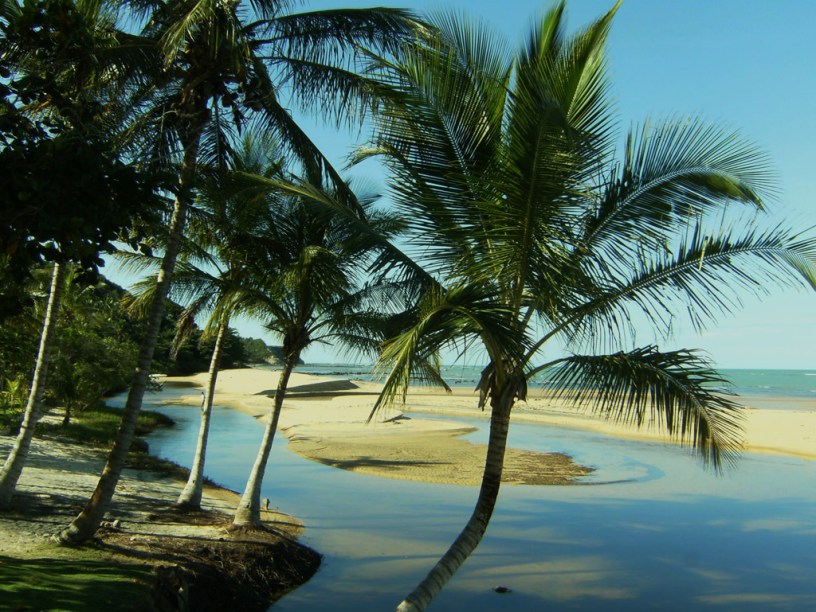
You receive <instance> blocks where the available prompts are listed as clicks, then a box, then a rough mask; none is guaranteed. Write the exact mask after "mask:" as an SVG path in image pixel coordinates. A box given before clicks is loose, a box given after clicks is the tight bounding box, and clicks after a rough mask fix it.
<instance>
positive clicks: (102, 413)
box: [35, 402, 174, 451]
mask: <svg viewBox="0 0 816 612" xmlns="http://www.w3.org/2000/svg"><path fill="white" fill-rule="evenodd" d="M121 421H122V411H121V410H118V409H116V408H111V407H109V406H106V405H105V404H103V403H101V402H100V403H98V404H96V405H94V406H92V407H90V408H88V409H86V410H83V411H82V412H80V413H77V414H75V415H74V416H73V417H72V418H71V422H70V423H69V424H68V425H62V424H60V423H48V422H43V421H40V422H39V423H37V429H36V432H35V435H36V436H37V437H45V438H52V439H57V440H61V441H64V442H73V443H76V444H83V445H86V446H97V447H107V446H109V445H110V443H111V442H112V441H113V440H114V438H115V437H116V432H117V430H118V429H119V423H120V422H121ZM173 425H174V423H173V420H172V419H171V418H169V417H167V416H165V415H163V414H160V413H158V412H153V411H152V410H142V411H140V412H139V417H138V420H137V421H136V435H137V436H143V435H145V434H148V433H150V432H152V431H154V430H156V429H158V428H159V427H172V426H173ZM132 449H133V450H137V451H147V443H146V442H145V441H144V440H140V439H138V438H136V439H135V440H134V442H133V446H132Z"/></svg>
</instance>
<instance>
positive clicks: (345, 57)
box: [57, 0, 417, 543]
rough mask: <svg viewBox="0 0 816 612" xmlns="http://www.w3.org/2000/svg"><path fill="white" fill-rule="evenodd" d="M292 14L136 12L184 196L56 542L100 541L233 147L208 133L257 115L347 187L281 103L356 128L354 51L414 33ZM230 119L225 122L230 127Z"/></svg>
mask: <svg viewBox="0 0 816 612" xmlns="http://www.w3.org/2000/svg"><path fill="white" fill-rule="evenodd" d="M292 4H293V3H291V2H286V1H276V0H250V1H246V2H242V1H241V0H229V1H226V2H212V1H211V0H173V1H171V2H164V1H161V2H160V1H158V0H146V1H145V2H140V3H137V4H136V6H139V7H142V8H143V10H144V12H145V16H146V19H145V23H146V26H145V30H144V36H145V38H146V39H148V40H150V41H153V42H155V44H156V45H157V48H158V49H159V51H160V55H161V58H162V62H161V65H162V69H161V70H160V72H158V73H154V74H153V75H152V76H153V78H154V86H155V88H156V96H155V98H154V99H153V100H152V101H151V103H152V104H153V106H152V108H153V112H152V114H151V113H148V114H147V115H146V116H147V117H148V118H150V119H152V121H153V125H154V126H156V129H155V130H154V131H153V132H150V131H147V132H145V133H146V134H148V135H155V136H156V138H154V139H153V141H154V142H155V143H156V145H157V146H156V147H155V148H154V150H155V151H158V153H156V154H155V157H156V158H158V159H160V158H162V157H163V156H167V155H169V156H170V157H173V156H176V157H178V158H179V159H180V170H179V174H178V186H177V188H176V191H175V201H174V204H173V213H172V216H171V218H170V221H169V224H168V226H169V227H168V231H167V238H166V242H165V244H166V246H165V250H164V254H163V258H162V264H161V268H160V270H159V273H158V276H157V284H156V291H155V295H154V300H153V302H152V304H151V307H150V311H149V315H148V317H147V321H148V323H147V329H146V332H145V337H144V341H143V343H142V345H141V347H140V350H139V357H138V365H137V371H136V374H135V376H134V379H133V383H132V385H131V390H130V392H129V394H128V399H127V401H126V404H125V409H124V412H123V415H122V422H121V425H120V428H119V431H118V433H117V438H116V440H115V442H114V445H113V448H112V449H111V451H110V454H109V456H108V461H107V462H106V464H105V467H104V469H103V472H102V475H101V477H100V479H99V483H98V485H97V487H96V490H95V491H94V493H93V495H92V496H91V499H90V500H89V501H88V503H87V504H86V506H85V508H84V509H83V511H82V512H81V513H80V514H79V516H77V517H76V518H75V519H74V521H73V522H72V523H71V525H69V527H68V528H67V529H64V530H63V531H62V532H61V533H60V534H59V536H58V538H57V539H58V540H60V541H62V542H72V543H78V542H82V541H84V540H87V539H88V538H89V537H91V536H92V535H93V534H94V533H95V532H96V530H97V529H98V527H99V525H100V523H101V521H102V517H103V516H104V513H105V511H106V509H107V507H108V505H109V503H110V500H111V498H112V497H113V493H114V491H115V489H116V484H117V483H118V481H119V476H120V474H121V471H122V468H123V466H124V462H125V458H126V456H127V452H128V449H129V447H130V444H131V441H132V439H133V434H134V431H135V427H136V418H137V416H138V413H139V410H140V409H141V405H142V399H143V397H144V392H145V389H146V385H147V382H148V377H149V370H150V363H151V360H152V356H153V350H154V348H155V344H156V338H157V336H158V330H159V326H160V323H161V318H162V313H163V309H164V301H165V298H166V296H167V292H168V289H169V283H170V279H171V276H172V274H173V270H174V268H175V263H176V258H177V256H178V253H179V249H180V247H181V240H182V236H183V233H184V227H185V224H186V219H187V214H188V209H189V206H190V202H191V198H192V190H193V187H194V182H195V178H196V173H197V168H198V164H199V161H200V160H201V159H202V158H205V157H206V156H207V155H218V154H219V152H223V151H225V150H226V147H227V146H228V142H229V141H228V139H227V138H220V137H219V138H216V139H215V140H214V142H212V144H213V146H214V149H213V150H212V151H207V150H204V149H202V144H206V143H204V142H203V141H202V134H203V133H204V131H205V126H207V124H208V123H209V122H211V121H215V122H216V124H217V125H218V126H219V129H220V126H222V125H228V124H230V123H231V124H232V125H234V126H235V127H236V128H237V129H240V128H241V127H242V126H243V125H244V123H245V122H246V120H247V117H250V116H252V115H253V114H259V115H260V116H261V117H262V118H263V119H264V122H265V124H266V125H267V126H268V129H269V130H270V131H272V132H273V133H276V134H278V135H279V137H280V140H281V142H282V143H283V145H284V146H285V147H287V149H288V150H289V152H290V153H291V154H292V155H293V156H294V157H295V158H296V159H298V161H299V162H300V163H301V164H302V165H303V166H304V167H306V168H308V169H309V172H310V174H311V175H312V176H313V177H317V176H321V177H326V178H327V180H330V181H333V182H334V183H335V184H336V185H340V186H342V185H343V184H344V183H342V181H341V180H340V179H339V176H338V175H337V173H336V171H335V170H334V169H333V168H332V167H331V165H330V164H329V163H328V162H327V161H326V159H325V158H324V157H323V155H322V154H321V153H320V151H319V150H318V148H317V147H316V146H315V145H314V143H312V141H311V140H310V139H309V138H308V137H307V136H306V134H305V133H304V132H303V131H302V130H301V129H300V127H299V126H298V124H297V123H296V122H295V121H294V119H293V117H292V115H291V113H290V111H289V110H288V108H287V107H286V106H285V103H284V101H282V100H281V99H280V94H281V93H284V92H285V91H290V92H291V94H292V97H293V99H294V102H295V104H296V105H297V106H299V107H301V108H307V109H321V110H323V111H324V112H325V113H327V114H330V115H333V116H334V117H335V118H336V119H337V120H338V121H340V120H353V121H356V120H358V118H359V116H360V114H361V113H364V112H365V110H366V108H367V106H368V104H369V103H370V102H371V101H372V92H371V90H370V88H369V86H368V83H367V80H366V79H364V78H361V77H359V76H358V75H357V74H356V73H355V72H354V70H353V68H354V67H355V57H356V53H357V52H358V49H359V48H360V46H371V47H373V48H376V49H380V50H382V51H384V52H389V51H391V50H397V49H398V46H399V41H400V40H402V39H404V38H405V37H406V36H408V35H410V34H412V33H413V32H414V30H415V29H416V26H417V24H416V22H415V21H414V19H413V18H412V17H411V16H410V15H409V13H407V12H406V11H402V10H398V9H359V10H343V9H337V10H330V11H315V12H306V13H288V12H287V11H288V9H290V7H291V5H292ZM251 19H254V21H250V20H251ZM284 88H288V90H287V89H284ZM221 109H224V110H221ZM226 109H229V110H228V111H226ZM227 112H228V113H229V118H228V119H227V118H225V117H223V115H224V114H226V113H227ZM148 123H149V121H148ZM147 140H150V138H147ZM162 152H164V153H162ZM167 152H169V153H167Z"/></svg>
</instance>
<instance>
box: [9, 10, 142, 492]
mask: <svg viewBox="0 0 816 612" xmlns="http://www.w3.org/2000/svg"><path fill="white" fill-rule="evenodd" d="M117 34H118V30H117V29H116V14H115V12H108V11H106V10H105V9H104V8H103V7H102V5H101V3H99V2H93V1H90V0H89V1H79V2H76V3H74V2H70V1H67V0H30V1H28V2H24V3H22V4H18V3H17V2H15V1H13V0H6V1H4V2H2V3H0V42H2V43H3V44H2V53H1V54H0V75H2V77H4V79H3V82H2V84H0V110H2V121H0V174H2V176H3V177H4V178H7V179H8V180H7V182H6V183H5V184H4V188H3V190H2V194H0V214H2V219H3V221H2V223H0V241H2V252H3V253H4V255H3V257H2V260H0V264H2V272H3V274H4V276H5V279H4V280H5V281H6V283H8V284H9V285H11V286H15V285H16V286H19V284H20V282H21V279H24V278H25V277H26V276H27V275H28V270H29V269H30V268H31V267H33V266H34V265H35V264H36V263H39V262H40V261H41V260H42V259H46V260H49V261H53V262H54V266H53V278H52V283H51V290H50V297H49V301H48V307H47V309H46V313H45V319H44V321H43V327H42V334H41V338H40V344H39V350H38V354H37V359H36V365H35V368H34V375H33V379H32V383H31V386H30V392H29V400H28V403H27V405H26V410H25V414H24V417H23V421H22V424H21V427H20V432H19V434H18V437H17V440H16V442H15V445H14V447H13V448H12V452H11V454H10V455H9V457H8V458H7V460H6V463H5V465H4V468H3V471H2V473H0V506H2V507H7V506H8V505H9V504H10V500H11V496H12V495H13V493H14V489H15V487H16V483H17V480H18V479H19V476H20V474H21V473H22V469H23V466H24V464H25V460H26V458H27V456H28V449H29V447H30V443H31V438H32V436H33V430H34V425H35V424H36V422H37V420H38V419H39V418H40V406H41V403H42V397H43V392H44V390H45V377H46V373H47V371H48V365H49V353H50V347H51V343H52V340H53V337H54V330H55V324H56V314H57V311H58V310H59V303H60V295H61V292H62V290H63V281H64V277H65V272H66V265H67V264H68V263H69V262H75V263H76V264H77V265H79V266H80V267H81V269H82V270H83V271H84V272H88V273H89V275H90V276H91V277H92V276H93V274H94V273H95V272H96V269H97V266H98V265H99V263H100V262H101V260H100V258H99V254H100V251H102V250H105V249H109V248H111V242H110V241H111V240H113V239H114V238H115V237H116V236H117V235H119V234H120V233H122V232H123V230H124V229H125V228H127V227H129V226H130V225H132V224H133V222H134V220H135V218H136V217H138V216H140V215H145V216H146V215H147V213H148V212H149V211H150V204H151V203H152V202H153V191H154V185H153V184H152V183H151V182H150V180H149V177H151V176H152V175H149V174H143V173H139V172H137V169H136V168H135V167H134V166H133V165H132V164H129V163H126V162H125V161H124V158H123V153H122V151H121V149H120V148H119V146H118V144H117V142H116V139H115V138H114V135H115V134H116V133H117V132H118V131H119V128H121V119H122V115H123V113H122V111H121V109H122V93H121V91H120V89H121V87H120V86H121V79H122V77H123V75H124V74H125V73H126V71H127V63H126V58H124V57H123V56H122V55H121V54H119V53H117V52H116V49H117V48H118V46H119V42H118V37H117ZM66 210H68V211H70V213H69V214H66V213H65V211H66ZM6 283H4V287H5V285H6ZM19 294H20V293H19V290H12V291H10V292H6V291H5V290H4V295H3V296H2V300H1V301H2V302H3V303H2V304H0V311H2V313H6V314H7V313H8V312H9V311H10V310H11V311H13V310H14V308H15V307H14V306H11V307H10V302H13V301H14V300H18V298H19ZM17 306H19V302H18V304H17ZM2 313H0V314H2Z"/></svg>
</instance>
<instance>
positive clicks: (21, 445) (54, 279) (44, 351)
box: [0, 263, 65, 510]
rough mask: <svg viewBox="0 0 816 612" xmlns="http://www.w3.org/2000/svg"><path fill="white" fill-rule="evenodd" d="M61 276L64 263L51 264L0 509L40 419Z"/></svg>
mask: <svg viewBox="0 0 816 612" xmlns="http://www.w3.org/2000/svg"><path fill="white" fill-rule="evenodd" d="M64 279H65V264H60V263H55V264H54V271H53V272H52V274H51V291H50V293H49V294H48V305H47V306H46V309H45V319H44V320H43V329H42V334H40V348H39V351H38V352H37V362H36V365H35V366H34V377H33V379H32V381H31V391H30V392H29V394H28V402H27V403H26V408H25V412H24V413H23V422H22V423H21V424H20V432H19V433H18V434H17V439H16V440H15V442H14V447H13V448H12V449H11V453H9V456H8V457H7V458H6V462H5V464H4V465H3V471H2V472H0V509H3V510H7V509H8V508H9V506H10V505H11V498H12V497H13V496H14V491H15V490H16V488H17V481H18V480H19V479H20V475H21V474H22V473H23V466H24V465H25V462H26V459H27V458H28V450H29V449H30V448H31V439H32V438H33V437H34V427H35V425H36V424H37V421H39V420H40V416H41V411H40V408H41V406H42V397H43V391H44V390H45V376H46V374H47V372H48V357H49V351H50V348H51V340H52V339H53V337H54V329H55V327H56V323H57V316H56V315H57V310H58V309H59V305H60V297H61V296H62V288H63V285H64V282H63V281H64Z"/></svg>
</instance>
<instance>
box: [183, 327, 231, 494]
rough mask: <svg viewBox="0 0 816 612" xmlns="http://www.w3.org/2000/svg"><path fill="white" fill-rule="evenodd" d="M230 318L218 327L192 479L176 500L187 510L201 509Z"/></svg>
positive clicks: (191, 473)
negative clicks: (208, 437)
mask: <svg viewBox="0 0 816 612" xmlns="http://www.w3.org/2000/svg"><path fill="white" fill-rule="evenodd" d="M228 325H229V317H228V316H224V317H223V318H222V320H221V324H220V325H219V326H218V335H217V336H216V339H215V346H214V347H213V354H212V358H211V359H210V373H209V378H208V382H207V392H206V394H205V397H204V403H203V404H202V406H201V427H200V428H199V430H198V444H197V445H196V452H195V458H194V459H193V466H192V467H191V468H190V477H189V478H188V479H187V484H186V485H185V486H184V489H183V490H182V492H181V495H179V498H178V499H177V500H176V505H177V506H184V507H185V508H191V509H199V508H200V507H201V494H202V492H203V490H204V460H205V458H206V455H207V436H208V435H209V432H210V416H211V415H212V405H213V397H214V396H215V382H216V380H218V362H219V361H220V360H221V349H222V347H223V346H224V338H226V336H227V326H228Z"/></svg>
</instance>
